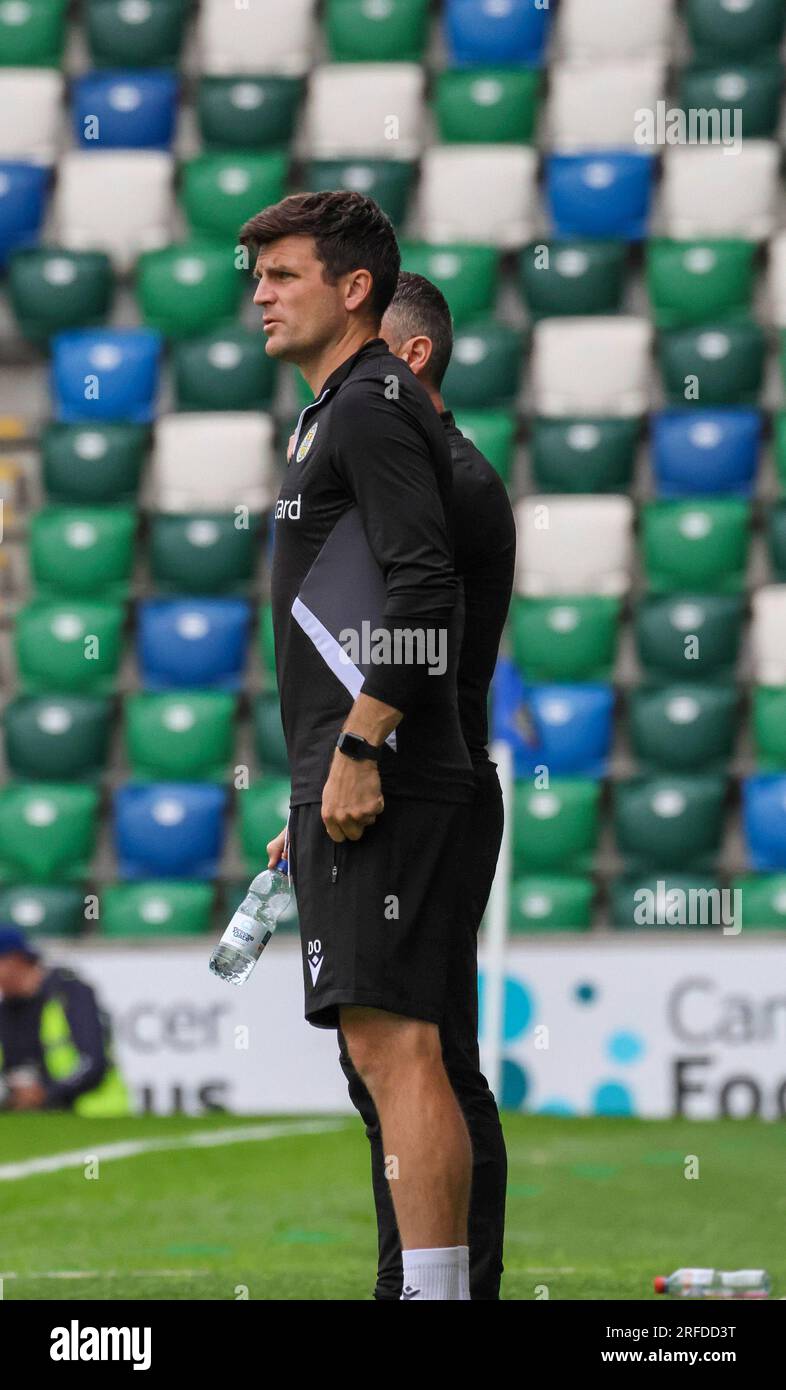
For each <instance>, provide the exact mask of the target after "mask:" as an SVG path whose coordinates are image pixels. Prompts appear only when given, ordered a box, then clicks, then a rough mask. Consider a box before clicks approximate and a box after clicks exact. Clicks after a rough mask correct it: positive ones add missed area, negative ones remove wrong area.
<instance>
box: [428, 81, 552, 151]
mask: <svg viewBox="0 0 786 1390" xmlns="http://www.w3.org/2000/svg"><path fill="white" fill-rule="evenodd" d="M540 82H541V79H540V73H539V72H535V71H533V70H531V69H528V68H502V67H500V68H474V69H469V70H468V71H461V70H458V71H455V70H454V71H451V70H450V69H448V70H447V71H444V72H441V73H439V75H438V77H437V85H436V94H435V98H434V115H435V117H436V121H437V130H438V133H439V138H440V140H444V141H447V142H449V143H451V144H460V145H471V144H474V143H476V142H480V143H482V144H497V145H499V144H508V143H509V144H516V143H518V142H522V141H523V142H524V143H525V144H531V142H532V141H533V140H534V138H535V125H536V122H537V116H538V94H539V91H540Z"/></svg>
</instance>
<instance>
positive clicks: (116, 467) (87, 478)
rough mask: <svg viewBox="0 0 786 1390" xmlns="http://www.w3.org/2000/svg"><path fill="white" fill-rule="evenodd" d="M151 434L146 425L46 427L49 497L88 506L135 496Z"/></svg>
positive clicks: (43, 449) (44, 452)
mask: <svg viewBox="0 0 786 1390" xmlns="http://www.w3.org/2000/svg"><path fill="white" fill-rule="evenodd" d="M147 436H148V431H147V429H146V427H145V426H144V425H130V424H122V423H115V424H104V423H100V424H99V423H96V424H95V425H90V426H86V425H58V424H49V425H47V426H46V428H45V429H44V431H43V433H42V435H41V472H42V477H43V483H44V487H45V488H46V491H47V494H48V496H49V500H50V501H51V502H66V503H68V502H76V503H84V504H87V505H88V506H89V505H90V504H91V503H110V504H111V503H115V502H126V501H129V500H131V499H133V498H135V497H136V495H137V492H138V490H139V478H140V474H141V471H142V464H143V462H144V457H145V446H146V443H147Z"/></svg>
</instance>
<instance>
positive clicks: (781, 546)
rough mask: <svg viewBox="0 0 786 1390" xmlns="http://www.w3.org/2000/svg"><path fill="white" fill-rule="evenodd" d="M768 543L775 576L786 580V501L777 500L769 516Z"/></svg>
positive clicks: (781, 582) (777, 578)
mask: <svg viewBox="0 0 786 1390" xmlns="http://www.w3.org/2000/svg"><path fill="white" fill-rule="evenodd" d="M767 544H768V547H769V552H770V564H771V565H772V572H773V576H774V578H775V579H776V580H777V581H778V583H779V584H783V583H784V582H785V581H786V502H776V503H775V504H774V506H773V507H771V508H770V511H769V513H768V516H767Z"/></svg>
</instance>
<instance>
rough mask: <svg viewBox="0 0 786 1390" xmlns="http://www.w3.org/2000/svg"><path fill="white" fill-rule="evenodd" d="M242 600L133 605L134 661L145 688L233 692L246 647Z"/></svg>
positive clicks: (245, 607)
mask: <svg viewBox="0 0 786 1390" xmlns="http://www.w3.org/2000/svg"><path fill="white" fill-rule="evenodd" d="M250 617H251V615H250V611H249V606H248V604H247V603H245V602H244V601H243V600H242V599H219V598H192V599H186V598H184V599H145V600H143V601H142V602H141V603H140V604H139V606H138V630H137V658H138V662H139V670H140V673H141V677H142V684H143V685H144V686H145V688H146V689H148V690H177V689H181V690H193V689H198V688H200V687H204V688H206V689H207V688H212V689H214V690H238V689H239V688H240V686H241V683H242V680H243V675H244V670H245V663H246V653H247V647H248V629H249V623H250Z"/></svg>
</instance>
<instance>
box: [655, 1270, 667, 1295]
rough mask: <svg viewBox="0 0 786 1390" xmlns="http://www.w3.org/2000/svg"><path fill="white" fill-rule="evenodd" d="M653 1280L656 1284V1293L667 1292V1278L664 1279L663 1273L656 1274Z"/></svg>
mask: <svg viewBox="0 0 786 1390" xmlns="http://www.w3.org/2000/svg"><path fill="white" fill-rule="evenodd" d="M652 1282H653V1284H654V1286H655V1292H656V1293H665V1292H666V1280H665V1279H664V1277H663V1275H662V1274H656V1275H655V1278H654V1279H653V1281H652Z"/></svg>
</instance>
